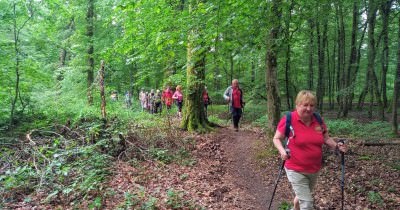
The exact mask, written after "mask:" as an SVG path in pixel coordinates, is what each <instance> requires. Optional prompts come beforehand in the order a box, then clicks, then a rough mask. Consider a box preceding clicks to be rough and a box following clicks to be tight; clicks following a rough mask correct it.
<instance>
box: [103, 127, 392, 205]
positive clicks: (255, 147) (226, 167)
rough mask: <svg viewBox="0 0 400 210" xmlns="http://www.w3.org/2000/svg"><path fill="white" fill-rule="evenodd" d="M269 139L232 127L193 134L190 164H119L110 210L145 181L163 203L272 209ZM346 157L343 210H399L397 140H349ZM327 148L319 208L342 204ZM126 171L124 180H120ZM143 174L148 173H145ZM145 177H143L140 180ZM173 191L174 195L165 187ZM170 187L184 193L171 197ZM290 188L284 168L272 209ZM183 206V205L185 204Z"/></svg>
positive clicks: (273, 167) (274, 161) (286, 199)
mask: <svg viewBox="0 0 400 210" xmlns="http://www.w3.org/2000/svg"><path fill="white" fill-rule="evenodd" d="M270 141H271V140H268V139H266V137H265V136H264V132H262V131H261V130H258V129H255V128H252V127H250V126H248V125H243V126H242V128H241V129H240V131H239V132H235V131H234V130H233V129H232V128H230V127H223V128H217V129H216V131H215V132H213V133H210V134H206V135H198V136H196V142H197V143H196V146H195V149H194V150H193V152H192V154H193V155H194V158H195V159H196V164H194V165H193V166H190V167H187V166H180V165H175V164H169V165H163V164H159V163H154V162H148V163H144V165H142V167H141V168H142V169H144V171H141V172H138V171H137V170H136V169H134V168H132V167H127V166H126V163H120V164H117V165H116V169H115V170H114V171H115V172H116V173H117V174H116V176H114V178H115V179H114V180H111V181H110V183H109V185H110V186H109V187H111V188H113V189H114V190H116V191H118V189H120V192H121V193H120V194H119V199H118V198H117V197H118V195H117V197H114V198H112V199H108V201H110V202H109V203H107V205H106V206H107V208H114V207H115V205H117V204H118V203H121V199H122V198H123V197H122V192H126V190H127V189H126V188H130V187H131V188H132V190H133V188H134V185H132V184H135V180H142V182H141V183H140V184H141V185H142V186H146V189H147V192H151V194H152V196H154V197H157V198H158V199H161V200H164V201H165V202H164V203H168V205H166V206H164V205H161V206H159V208H161V209H173V208H175V209H188V208H197V209H199V208H200V207H202V208H205V209H249V210H250V209H255V210H257V209H260V210H261V209H267V208H268V204H269V201H270V198H271V194H272V191H273V187H274V184H275V181H276V178H277V174H278V169H279V165H280V163H281V162H280V159H279V158H278V155H272V156H271V155H268V154H267V153H268V152H266V151H268V148H270V147H272V144H271V143H270ZM348 142H349V146H350V151H349V153H348V154H346V159H345V161H346V162H345V186H344V209H400V196H399V195H400V179H399V178H400V176H399V171H398V170H399V169H398V168H397V169H394V167H399V162H400V157H399V153H398V151H400V150H399V149H400V146H399V145H385V146H363V145H360V143H359V141H356V140H351V139H349V140H348ZM324 150H325V154H326V155H325V163H324V167H323V169H322V170H321V173H320V176H319V181H318V184H317V187H316V189H315V192H314V200H315V206H316V209H340V207H341V187H340V180H341V173H342V172H341V164H340V157H339V156H338V155H336V154H335V153H334V152H333V151H330V150H328V149H326V148H325V149H324ZM122 177H124V178H122ZM145 177H146V178H145ZM143 180H146V181H144V182H143ZM166 192H169V193H166ZM171 192H175V193H176V194H179V192H182V194H180V195H179V196H180V198H179V199H175V200H173V199H171ZM292 199H293V192H292V190H291V188H290V185H289V183H288V181H287V178H286V176H285V173H283V175H282V177H281V179H280V182H279V185H278V188H277V190H276V193H275V197H274V200H273V203H272V209H289V208H290V205H291V201H292ZM185 207H186V208H185Z"/></svg>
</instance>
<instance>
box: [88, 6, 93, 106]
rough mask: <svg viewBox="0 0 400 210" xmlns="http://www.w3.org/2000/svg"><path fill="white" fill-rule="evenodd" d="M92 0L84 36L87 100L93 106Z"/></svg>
mask: <svg viewBox="0 0 400 210" xmlns="http://www.w3.org/2000/svg"><path fill="white" fill-rule="evenodd" d="M93 19H94V0H88V10H87V14H86V21H87V26H86V36H87V38H88V50H87V54H88V69H87V100H88V104H89V105H92V104H93V93H92V91H93V87H92V84H93V81H94V57H93V56H94V47H93V34H94V26H93V24H94V23H93Z"/></svg>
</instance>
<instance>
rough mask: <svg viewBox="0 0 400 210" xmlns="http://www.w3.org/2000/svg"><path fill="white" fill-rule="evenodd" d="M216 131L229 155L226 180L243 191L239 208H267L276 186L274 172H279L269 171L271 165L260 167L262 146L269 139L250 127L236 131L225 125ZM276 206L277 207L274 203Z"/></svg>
mask: <svg viewBox="0 0 400 210" xmlns="http://www.w3.org/2000/svg"><path fill="white" fill-rule="evenodd" d="M216 135H217V136H219V138H220V144H221V149H222V151H224V157H225V158H226V163H225V168H226V173H225V174H224V176H223V178H222V180H223V182H227V183H229V184H230V185H232V188H234V189H236V188H237V190H238V191H239V192H240V194H239V195H238V196H241V197H240V203H239V204H238V209H256V210H257V209H259V210H261V209H267V207H268V204H269V199H270V197H271V194H272V189H273V182H271V181H272V180H271V175H273V174H274V173H275V172H271V171H268V167H260V163H259V161H257V158H256V156H257V153H258V147H259V146H260V144H261V143H262V142H263V141H266V140H265V139H263V138H262V136H261V135H260V134H258V133H257V132H254V131H250V130H240V131H239V132H235V131H234V130H233V129H229V128H222V129H220V130H219V131H218V132H217V134H216ZM272 165H275V163H272ZM275 196H277V197H282V196H279V195H275ZM274 203H275V202H274ZM272 209H277V207H275V205H273V208H272Z"/></svg>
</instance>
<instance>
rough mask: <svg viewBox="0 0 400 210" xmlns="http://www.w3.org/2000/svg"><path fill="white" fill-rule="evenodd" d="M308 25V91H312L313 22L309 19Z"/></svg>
mask: <svg viewBox="0 0 400 210" xmlns="http://www.w3.org/2000/svg"><path fill="white" fill-rule="evenodd" d="M308 25H309V26H310V32H309V35H310V37H309V38H310V42H309V47H308V89H309V90H312V89H314V28H315V23H314V20H311V19H309V20H308Z"/></svg>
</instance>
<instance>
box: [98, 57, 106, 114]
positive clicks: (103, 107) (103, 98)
mask: <svg viewBox="0 0 400 210" xmlns="http://www.w3.org/2000/svg"><path fill="white" fill-rule="evenodd" d="M99 83H100V84H99V85H100V98H101V117H102V118H103V120H104V121H106V120H107V113H106V96H105V91H104V61H103V60H102V61H101V66H100V81H99Z"/></svg>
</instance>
